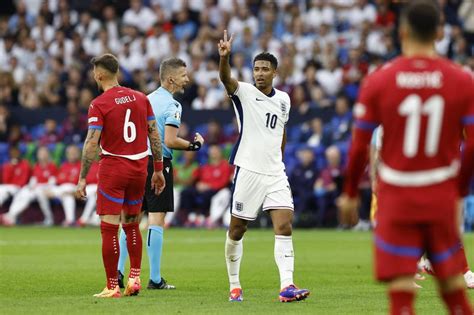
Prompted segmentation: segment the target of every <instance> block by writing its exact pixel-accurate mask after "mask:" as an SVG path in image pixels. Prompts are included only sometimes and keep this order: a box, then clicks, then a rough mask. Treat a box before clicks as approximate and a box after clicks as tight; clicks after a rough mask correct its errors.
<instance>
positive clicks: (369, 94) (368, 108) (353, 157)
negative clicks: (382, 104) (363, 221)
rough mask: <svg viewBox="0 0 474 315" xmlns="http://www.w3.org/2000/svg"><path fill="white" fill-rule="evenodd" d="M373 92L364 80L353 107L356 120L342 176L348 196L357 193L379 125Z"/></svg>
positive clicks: (367, 81)
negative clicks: (373, 137) (372, 140)
mask: <svg viewBox="0 0 474 315" xmlns="http://www.w3.org/2000/svg"><path fill="white" fill-rule="evenodd" d="M374 92H375V90H374V86H372V85H371V84H370V80H365V82H364V84H363V85H362V87H361V90H360V96H359V99H358V102H357V104H356V105H355V107H354V117H355V118H356V122H355V128H354V130H353V133H352V142H351V147H350V150H349V162H348V164H347V169H346V172H345V176H344V192H345V193H346V194H347V195H349V196H350V197H355V196H356V195H357V193H358V186H359V182H360V180H361V178H362V175H363V173H364V171H365V166H366V164H367V162H368V156H369V152H368V147H369V144H370V142H371V137H372V133H373V131H374V129H375V128H377V126H378V125H379V121H378V119H377V117H376V112H375V105H376V99H375V97H374Z"/></svg>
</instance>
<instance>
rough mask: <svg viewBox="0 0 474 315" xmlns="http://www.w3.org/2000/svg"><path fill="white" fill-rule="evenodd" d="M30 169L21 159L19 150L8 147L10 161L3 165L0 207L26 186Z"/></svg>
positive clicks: (26, 162)
mask: <svg viewBox="0 0 474 315" xmlns="http://www.w3.org/2000/svg"><path fill="white" fill-rule="evenodd" d="M30 176H31V169H30V165H29V164H28V161H26V160H23V159H21V153H20V150H19V149H18V148H17V147H10V161H9V162H7V163H5V164H4V165H3V169H2V184H1V185H0V206H1V205H3V203H4V202H5V201H7V200H8V198H10V197H11V196H14V195H15V194H16V193H17V192H18V191H19V190H20V189H21V188H22V187H23V186H25V185H26V184H28V180H29V179H30Z"/></svg>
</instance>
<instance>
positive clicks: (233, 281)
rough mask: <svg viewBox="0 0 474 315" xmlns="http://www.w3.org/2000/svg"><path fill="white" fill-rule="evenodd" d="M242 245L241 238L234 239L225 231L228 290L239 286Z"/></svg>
mask: <svg viewBox="0 0 474 315" xmlns="http://www.w3.org/2000/svg"><path fill="white" fill-rule="evenodd" d="M242 253H243V245H242V240H240V241H234V240H231V239H230V238H229V233H227V236H226V240H225V262H226V264H227V274H228V276H229V283H230V290H231V291H232V290H233V289H235V288H241V286H240V279H239V272H240V262H241V261H242Z"/></svg>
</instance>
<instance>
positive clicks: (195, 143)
mask: <svg viewBox="0 0 474 315" xmlns="http://www.w3.org/2000/svg"><path fill="white" fill-rule="evenodd" d="M201 147H202V143H201V142H199V141H197V140H196V141H193V142H191V141H189V145H188V148H187V149H186V151H199V150H200V149H201Z"/></svg>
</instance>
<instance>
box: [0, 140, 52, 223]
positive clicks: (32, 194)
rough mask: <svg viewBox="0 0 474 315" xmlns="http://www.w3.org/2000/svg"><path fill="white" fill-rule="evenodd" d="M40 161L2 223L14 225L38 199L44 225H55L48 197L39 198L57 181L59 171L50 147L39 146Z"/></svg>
mask: <svg viewBox="0 0 474 315" xmlns="http://www.w3.org/2000/svg"><path fill="white" fill-rule="evenodd" d="M36 155H37V160H38V162H37V163H36V164H35V166H34V167H33V173H32V176H31V178H30V181H29V183H28V185H26V186H24V187H23V188H22V189H21V190H20V191H19V192H18V193H17V194H16V195H15V197H14V198H13V200H12V203H11V205H10V210H9V211H8V213H6V214H5V215H3V216H2V220H1V221H2V223H3V224H5V225H14V224H15V223H16V220H17V218H18V216H19V215H20V214H21V213H22V212H23V211H25V210H26V209H27V208H28V206H29V205H30V204H31V203H32V202H33V201H35V200H38V204H39V206H40V209H41V211H42V212H43V216H44V221H43V225H46V226H49V225H53V213H52V212H51V206H50V205H49V202H48V200H47V199H44V198H39V196H41V195H43V194H44V191H46V190H49V189H50V188H51V186H52V185H54V183H55V181H56V177H55V176H56V173H57V171H58V169H57V167H56V165H55V164H54V163H53V162H51V159H50V156H49V151H48V148H46V147H39V148H38V151H37V153H36Z"/></svg>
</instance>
